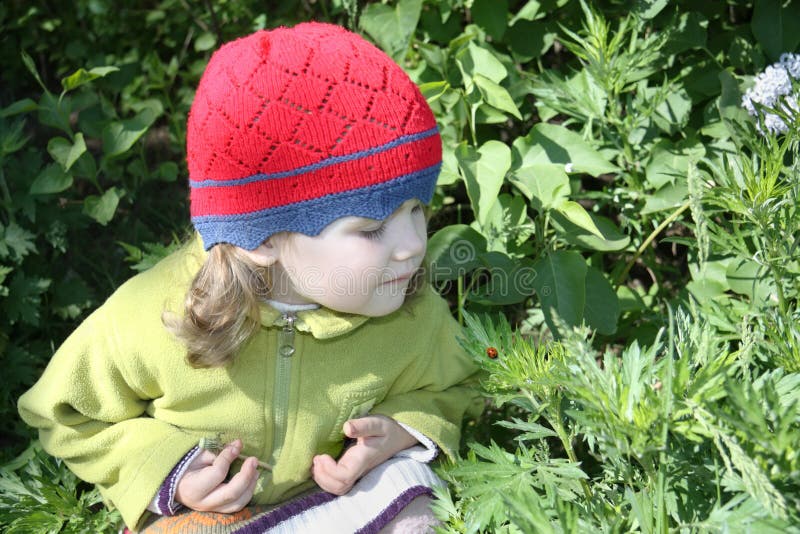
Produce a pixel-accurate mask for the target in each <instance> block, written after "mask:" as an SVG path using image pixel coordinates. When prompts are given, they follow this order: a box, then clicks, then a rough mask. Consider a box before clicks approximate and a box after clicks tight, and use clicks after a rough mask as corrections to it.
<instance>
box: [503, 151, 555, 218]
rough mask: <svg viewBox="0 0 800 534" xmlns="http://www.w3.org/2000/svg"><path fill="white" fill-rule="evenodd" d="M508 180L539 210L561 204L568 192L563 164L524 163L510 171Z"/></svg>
mask: <svg viewBox="0 0 800 534" xmlns="http://www.w3.org/2000/svg"><path fill="white" fill-rule="evenodd" d="M509 181H510V182H511V183H512V184H514V185H515V186H516V187H517V189H519V190H520V191H521V192H522V194H523V195H525V197H526V198H528V200H530V201H531V206H533V208H534V209H536V210H537V211H539V212H542V211H544V210H548V209H550V208H552V207H553V206H556V205H558V204H561V203H562V202H563V201H564V200H566V199H567V195H568V194H569V176H567V173H566V172H564V166H563V165H554V164H552V163H544V164H534V165H526V166H524V167H520V168H518V169H516V170H515V171H513V172H511V174H510V175H509Z"/></svg>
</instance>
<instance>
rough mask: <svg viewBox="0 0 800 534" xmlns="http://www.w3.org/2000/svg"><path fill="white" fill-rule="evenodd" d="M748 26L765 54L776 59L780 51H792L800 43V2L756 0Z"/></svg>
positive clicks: (773, 59)
mask: <svg viewBox="0 0 800 534" xmlns="http://www.w3.org/2000/svg"><path fill="white" fill-rule="evenodd" d="M750 27H751V28H752V30H753V35H754V36H755V38H756V40H758V43H759V44H760V45H761V48H762V49H763V50H764V52H766V53H767V56H769V58H770V59H771V60H772V61H777V60H778V58H779V57H780V55H781V53H783V52H793V51H794V50H795V49H796V48H797V45H798V44H800V3H798V2H784V1H783V0H756V1H755V2H754V6H753V18H752V19H751V20H750Z"/></svg>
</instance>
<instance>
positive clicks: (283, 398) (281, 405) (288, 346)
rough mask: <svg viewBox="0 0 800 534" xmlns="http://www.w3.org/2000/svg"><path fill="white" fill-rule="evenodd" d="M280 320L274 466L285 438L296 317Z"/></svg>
mask: <svg viewBox="0 0 800 534" xmlns="http://www.w3.org/2000/svg"><path fill="white" fill-rule="evenodd" d="M282 319H283V321H282V322H283V326H282V327H281V329H280V330H279V331H278V345H277V358H276V359H275V360H276V361H275V390H274V394H273V400H272V405H273V408H272V416H273V419H272V420H273V432H272V436H273V437H272V456H271V457H270V462H269V463H270V464H271V465H276V463H277V460H278V456H280V453H281V448H282V447H283V441H284V439H285V438H286V422H287V415H288V411H289V385H290V383H291V378H292V374H291V373H292V355H293V354H294V353H295V346H294V334H295V329H294V322H295V320H296V316H295V315H294V314H293V313H284V314H283V318H282Z"/></svg>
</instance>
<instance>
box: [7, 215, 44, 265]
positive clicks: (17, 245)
mask: <svg viewBox="0 0 800 534" xmlns="http://www.w3.org/2000/svg"><path fill="white" fill-rule="evenodd" d="M0 230H2V236H3V239H2V240H0V255H2V256H6V257H8V256H9V255H10V253H12V252H13V256H12V257H13V258H16V259H21V258H24V257H25V256H27V255H28V254H29V253H31V252H36V244H35V243H34V240H35V239H36V236H35V235H34V234H32V233H31V232H29V231H28V230H26V229H24V228H23V227H21V226H20V225H18V224H17V223H15V222H12V223H9V225H8V226H7V227H5V229H4V228H3V226H2V224H0Z"/></svg>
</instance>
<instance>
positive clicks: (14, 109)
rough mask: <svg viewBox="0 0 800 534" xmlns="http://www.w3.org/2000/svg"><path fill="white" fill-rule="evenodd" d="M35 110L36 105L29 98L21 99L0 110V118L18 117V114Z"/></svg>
mask: <svg viewBox="0 0 800 534" xmlns="http://www.w3.org/2000/svg"><path fill="white" fill-rule="evenodd" d="M37 108H38V105H37V104H36V102H34V101H33V100H31V99H30V98H23V99H22V100H17V101H16V102H14V103H13V104H10V105H8V106H6V107H4V108H3V109H0V117H11V116H13V115H19V114H20V113H27V112H29V111H36V109H37Z"/></svg>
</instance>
